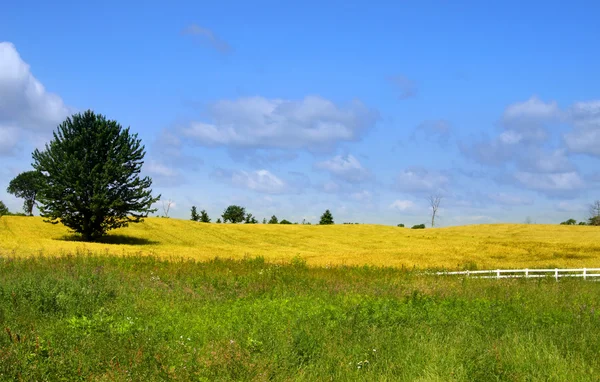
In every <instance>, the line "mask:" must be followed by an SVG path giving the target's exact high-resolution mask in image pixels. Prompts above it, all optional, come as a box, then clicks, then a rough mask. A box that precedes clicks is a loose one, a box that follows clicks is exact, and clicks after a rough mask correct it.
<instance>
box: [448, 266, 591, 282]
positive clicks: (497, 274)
mask: <svg viewBox="0 0 600 382" xmlns="http://www.w3.org/2000/svg"><path fill="white" fill-rule="evenodd" d="M436 275H463V276H467V277H478V278H484V279H506V278H538V277H554V278H555V279H556V281H558V279H559V278H560V277H582V278H583V279H584V280H587V279H588V278H592V279H593V278H596V277H600V268H573V269H558V268H554V269H495V270H487V271H457V272H437V273H436Z"/></svg>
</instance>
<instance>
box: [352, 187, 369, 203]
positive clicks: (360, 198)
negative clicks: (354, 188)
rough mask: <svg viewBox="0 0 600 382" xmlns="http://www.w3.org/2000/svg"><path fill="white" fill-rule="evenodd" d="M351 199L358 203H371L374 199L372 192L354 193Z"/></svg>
mask: <svg viewBox="0 0 600 382" xmlns="http://www.w3.org/2000/svg"><path fill="white" fill-rule="evenodd" d="M350 197H351V198H352V199H354V200H356V201H357V202H370V201H371V199H372V198H373V194H372V193H371V192H370V191H367V190H362V191H359V192H353V193H352V194H350Z"/></svg>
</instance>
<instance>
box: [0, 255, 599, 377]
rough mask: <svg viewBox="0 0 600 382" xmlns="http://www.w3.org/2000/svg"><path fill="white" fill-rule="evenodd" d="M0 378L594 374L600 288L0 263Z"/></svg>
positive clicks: (348, 270)
mask: <svg viewBox="0 0 600 382" xmlns="http://www.w3.org/2000/svg"><path fill="white" fill-rule="evenodd" d="M0 327H1V328H2V329H3V333H0V334H1V335H0V380H24V381H25V380H90V381H109V380H110V381H113V380H115V381H127V380H133V381H154V380H182V381H184V380H200V381H215V380H258V381H267V380H276V381H279V380H305V381H317V380H319V381H321V380H362V381H374V380H377V381H398V380H406V381H415V380H421V381H490V380H511V381H512V380H547V381H553V380H554V381H559V380H560V381H562V380H565V381H566V380H571V381H573V380H577V381H585V380H597V376H598V375H599V374H598V373H600V358H598V352H599V351H600V284H598V283H594V282H582V281H581V280H561V281H560V282H556V281H553V280H536V281H533V280H500V281H498V280H476V279H460V278H451V277H433V276H426V275H419V274H418V273H416V272H415V271H402V270H399V269H392V268H373V267H345V266H341V267H333V268H329V269H327V268H313V267H306V266H305V264H304V263H303V262H302V261H301V260H299V259H295V260H294V261H293V262H292V263H291V264H288V265H283V264H268V263H265V262H264V260H263V259H261V258H258V259H253V260H251V259H247V260H240V261H235V260H213V261H209V262H202V263H196V262H189V261H188V262H184V261H171V262H168V261H161V260H158V259H156V258H153V257H140V256H129V257H114V256H77V257H46V258H39V257H38V258H36V257H31V258H28V259H9V258H6V257H3V258H1V259H0Z"/></svg>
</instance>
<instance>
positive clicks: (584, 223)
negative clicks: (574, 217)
mask: <svg viewBox="0 0 600 382" xmlns="http://www.w3.org/2000/svg"><path fill="white" fill-rule="evenodd" d="M577 225H588V223H586V222H579V223H577Z"/></svg>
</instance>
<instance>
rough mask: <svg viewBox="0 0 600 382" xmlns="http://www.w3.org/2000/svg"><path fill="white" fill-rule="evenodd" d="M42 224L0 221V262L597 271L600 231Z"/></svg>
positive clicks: (165, 222)
mask: <svg viewBox="0 0 600 382" xmlns="http://www.w3.org/2000/svg"><path fill="white" fill-rule="evenodd" d="M77 239H78V238H77V237H75V236H73V235H71V234H69V232H68V230H67V229H66V228H65V227H63V226H61V225H51V224H48V223H44V222H43V220H42V219H41V218H39V217H33V218H32V217H16V216H14V217H13V216H5V217H2V218H0V256H6V255H9V256H12V257H27V256H31V255H43V256H57V255H63V254H75V253H80V254H81V253H95V254H104V255H106V254H111V255H132V254H138V255H152V256H157V257H160V258H166V259H171V258H180V257H182V258H186V259H194V260H202V261H204V260H210V259H213V258H215V257H221V258H232V259H243V258H245V257H257V256H261V257H263V258H265V259H266V260H267V261H268V262H289V261H290V260H291V259H292V258H294V257H300V258H302V259H303V260H305V261H306V262H307V264H308V265H310V266H332V265H376V266H391V267H399V268H403V267H404V268H410V269H412V268H419V269H425V268H438V269H440V268H446V269H475V268H478V269H485V268H524V267H529V268H540V267H552V268H554V267H588V268H589V267H600V240H599V239H600V230H598V228H597V227H592V226H561V225H558V224H557V225H537V224H532V225H525V224H494V225H473V226H461V227H449V228H435V229H425V230H412V229H408V228H399V227H390V226H382V225H333V226H314V225H312V226H311V225H268V224H267V225H263V224H256V225H254V224H252V225H244V224H205V223H197V222H192V221H185V220H178V219H164V218H149V219H146V221H145V222H144V223H141V224H133V225H131V226H130V227H127V228H122V229H118V230H114V231H111V233H110V235H109V236H107V237H105V238H104V239H103V243H84V242H81V241H77Z"/></svg>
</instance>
